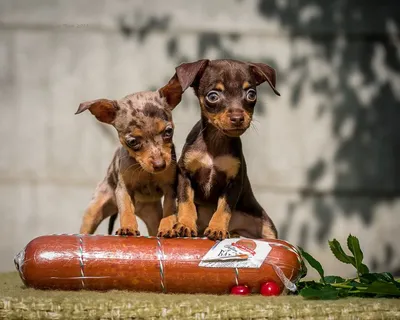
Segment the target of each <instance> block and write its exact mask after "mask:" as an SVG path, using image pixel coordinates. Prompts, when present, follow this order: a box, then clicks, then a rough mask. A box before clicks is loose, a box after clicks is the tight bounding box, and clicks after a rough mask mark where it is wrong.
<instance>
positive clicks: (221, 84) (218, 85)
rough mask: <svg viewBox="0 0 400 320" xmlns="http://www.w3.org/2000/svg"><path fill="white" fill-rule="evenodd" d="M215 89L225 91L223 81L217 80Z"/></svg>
mask: <svg viewBox="0 0 400 320" xmlns="http://www.w3.org/2000/svg"><path fill="white" fill-rule="evenodd" d="M215 89H217V90H219V91H224V90H225V86H224V84H223V83H222V82H217V84H216V85H215Z"/></svg>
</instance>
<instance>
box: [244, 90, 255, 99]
mask: <svg viewBox="0 0 400 320" xmlns="http://www.w3.org/2000/svg"><path fill="white" fill-rule="evenodd" d="M246 99H247V100H249V101H255V100H256V99H257V92H256V90H254V89H249V90H247V93H246Z"/></svg>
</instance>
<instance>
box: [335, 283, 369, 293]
mask: <svg viewBox="0 0 400 320" xmlns="http://www.w3.org/2000/svg"><path fill="white" fill-rule="evenodd" d="M331 286H332V287H335V288H343V289H351V288H354V286H349V285H347V284H341V283H331ZM356 288H357V289H358V290H366V289H367V288H366V287H358V286H357V287H356ZM352 292H356V291H352Z"/></svg>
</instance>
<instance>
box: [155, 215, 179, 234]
mask: <svg viewBox="0 0 400 320" xmlns="http://www.w3.org/2000/svg"><path fill="white" fill-rule="evenodd" d="M176 222H177V219H176V216H174V215H173V216H169V217H165V218H162V219H161V222H160V226H159V227H158V233H157V237H164V238H175V237H177V236H178V233H177V232H176V230H175V229H174V226H175V225H176Z"/></svg>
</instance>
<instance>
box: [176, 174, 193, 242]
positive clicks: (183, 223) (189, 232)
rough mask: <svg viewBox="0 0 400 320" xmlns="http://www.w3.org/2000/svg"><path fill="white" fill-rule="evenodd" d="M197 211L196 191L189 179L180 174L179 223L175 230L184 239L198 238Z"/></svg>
mask: <svg viewBox="0 0 400 320" xmlns="http://www.w3.org/2000/svg"><path fill="white" fill-rule="evenodd" d="M196 222H197V211H196V206H195V204H194V190H193V188H192V186H191V183H190V180H189V178H188V177H186V176H184V175H183V174H182V173H181V172H180V173H179V174H178V223H177V224H176V225H175V227H174V229H175V230H176V232H177V233H178V234H179V235H180V236H183V237H196V236H197V225H196Z"/></svg>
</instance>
